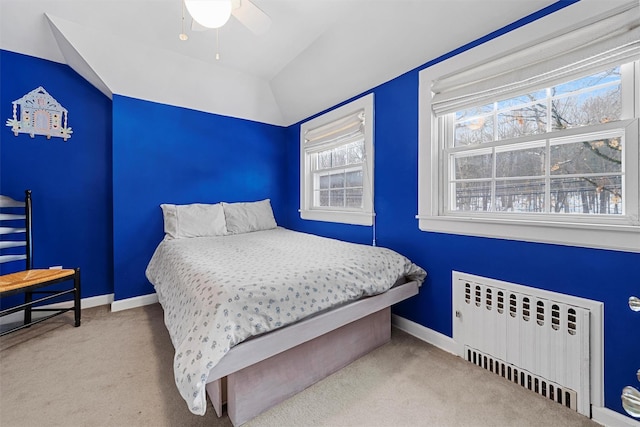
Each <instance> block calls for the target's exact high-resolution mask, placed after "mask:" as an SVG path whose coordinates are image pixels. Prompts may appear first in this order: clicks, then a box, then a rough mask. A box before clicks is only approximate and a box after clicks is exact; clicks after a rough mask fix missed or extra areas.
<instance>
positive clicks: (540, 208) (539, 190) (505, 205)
mask: <svg viewBox="0 0 640 427" xmlns="http://www.w3.org/2000/svg"><path fill="white" fill-rule="evenodd" d="M544 185H545V184H544V179H518V180H497V181H496V211H498V212H544Z"/></svg>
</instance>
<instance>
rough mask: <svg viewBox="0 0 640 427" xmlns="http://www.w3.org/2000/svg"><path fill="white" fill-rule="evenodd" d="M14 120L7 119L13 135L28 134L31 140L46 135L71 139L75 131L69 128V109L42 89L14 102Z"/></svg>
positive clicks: (35, 90) (39, 88) (49, 137)
mask: <svg viewBox="0 0 640 427" xmlns="http://www.w3.org/2000/svg"><path fill="white" fill-rule="evenodd" d="M12 104H13V118H11V119H7V126H9V127H11V130H12V131H13V134H14V135H15V136H18V134H19V133H28V134H29V135H30V136H31V138H33V137H34V136H35V135H44V136H46V137H47V139H51V137H52V136H55V137H58V138H63V139H64V140H65V141H66V140H67V139H69V138H71V134H72V133H73V130H71V127H70V126H67V120H68V112H67V109H66V108H64V107H63V106H62V105H60V104H59V103H58V101H56V100H55V99H54V98H53V97H52V96H51V95H49V93H48V92H47V91H46V90H45V89H44V88H43V87H42V86H40V87H38V88H37V89H34V90H32V91H31V92H29V93H28V94H26V95H25V96H23V97H22V98H20V99H16V100H15V101H13V103H12Z"/></svg>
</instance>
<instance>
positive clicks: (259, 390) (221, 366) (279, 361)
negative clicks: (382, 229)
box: [206, 282, 418, 426]
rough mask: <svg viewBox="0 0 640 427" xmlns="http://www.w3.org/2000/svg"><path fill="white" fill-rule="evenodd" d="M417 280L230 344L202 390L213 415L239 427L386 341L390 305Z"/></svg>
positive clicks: (407, 293)
mask: <svg viewBox="0 0 640 427" xmlns="http://www.w3.org/2000/svg"><path fill="white" fill-rule="evenodd" d="M417 293H418V283H417V282H407V283H404V284H401V285H396V286H395V287H393V288H391V289H390V290H388V291H387V292H385V293H383V294H380V295H376V296H372V297H367V298H365V299H361V300H358V301H355V302H352V303H350V304H347V305H344V306H342V307H339V308H337V309H335V310H331V311H328V312H324V313H322V314H319V315H317V316H314V317H311V318H309V319H306V320H303V321H300V322H298V323H295V324H293V325H290V326H287V327H285V328H282V329H278V330H276V331H274V332H270V333H268V334H265V335H261V336H259V337H256V338H253V339H251V340H249V341H246V342H243V343H241V344H239V345H237V346H235V347H233V348H232V349H231V350H229V352H228V353H227V354H226V355H225V356H224V357H223V358H222V360H220V362H219V363H218V364H217V365H216V366H215V367H214V368H213V369H212V370H211V372H210V373H209V378H208V379H207V385H206V388H207V394H208V395H209V399H210V400H211V402H212V404H213V407H214V409H215V411H216V414H217V415H218V417H220V416H222V414H223V404H225V403H226V409H227V414H228V415H229V418H230V420H231V422H232V424H233V425H234V426H239V425H242V424H244V423H246V422H247V421H249V420H251V419H252V418H254V417H256V416H257V415H259V414H261V413H262V412H264V411H266V410H267V409H269V408H271V407H273V406H275V405H277V404H278V403H280V402H282V401H284V400H286V399H288V398H289V397H291V396H293V395H294V394H296V393H298V392H300V391H302V390H304V389H305V388H307V387H309V386H310V385H312V384H314V383H316V382H317V381H320V380H321V379H323V378H325V377H327V376H329V375H331V374H332V373H334V372H336V371H338V370H339V369H341V368H343V367H344V366H346V365H348V364H349V363H351V362H353V361H354V360H356V359H358V358H360V357H362V356H364V355H365V354H367V353H369V352H370V351H372V350H373V349H375V348H377V347H379V346H381V345H383V344H385V343H387V342H388V341H389V340H390V339H391V306H392V305H393V304H395V303H398V302H400V301H402V300H405V299H407V298H410V297H412V296H414V295H416V294H417Z"/></svg>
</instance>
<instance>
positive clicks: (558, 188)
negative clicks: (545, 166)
mask: <svg viewBox="0 0 640 427" xmlns="http://www.w3.org/2000/svg"><path fill="white" fill-rule="evenodd" d="M551 212H554V213H579V214H601V215H621V214H622V213H623V206H622V177H621V176H607V177H589V178H579V177H569V178H555V179H552V180H551Z"/></svg>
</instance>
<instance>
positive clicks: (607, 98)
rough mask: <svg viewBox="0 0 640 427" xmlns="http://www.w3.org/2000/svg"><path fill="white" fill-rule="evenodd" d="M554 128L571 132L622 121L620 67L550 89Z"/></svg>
mask: <svg viewBox="0 0 640 427" xmlns="http://www.w3.org/2000/svg"><path fill="white" fill-rule="evenodd" d="M551 92H552V94H553V95H554V98H553V99H552V101H551V103H552V110H551V115H552V120H551V124H552V129H554V130H558V129H568V128H573V127H577V126H586V125H593V124H598V123H606V122H610V121H613V120H619V119H620V117H621V111H622V110H621V108H622V103H621V97H622V91H621V87H620V68H619V67H618V68H614V69H612V70H609V71H605V72H602V73H598V74H594V75H591V76H587V77H583V78H581V79H577V80H573V81H571V82H568V83H564V84H561V85H558V86H555V87H554V88H552V89H551Z"/></svg>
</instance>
